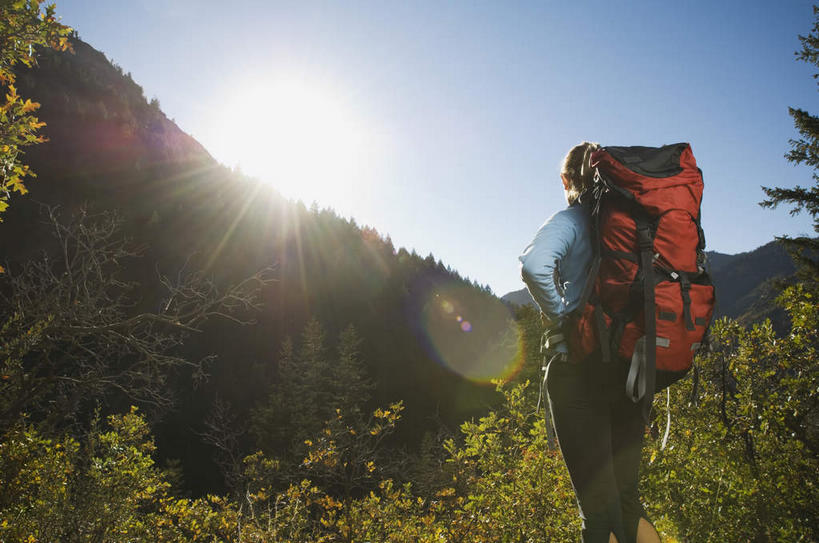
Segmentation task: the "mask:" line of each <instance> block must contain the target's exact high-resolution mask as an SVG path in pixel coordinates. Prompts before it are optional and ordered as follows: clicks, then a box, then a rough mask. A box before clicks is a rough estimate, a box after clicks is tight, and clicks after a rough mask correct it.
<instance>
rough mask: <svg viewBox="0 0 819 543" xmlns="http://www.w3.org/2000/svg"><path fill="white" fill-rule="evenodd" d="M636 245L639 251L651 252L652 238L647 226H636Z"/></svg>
mask: <svg viewBox="0 0 819 543" xmlns="http://www.w3.org/2000/svg"><path fill="white" fill-rule="evenodd" d="M637 245H639V247H640V250H648V251H650V250H652V249H653V247H654V236H652V235H651V228H650V227H649V226H648V225H647V224H640V225H638V226H637Z"/></svg>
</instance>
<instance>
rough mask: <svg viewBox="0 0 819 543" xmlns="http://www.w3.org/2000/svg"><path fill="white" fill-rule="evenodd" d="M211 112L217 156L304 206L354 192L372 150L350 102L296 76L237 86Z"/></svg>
mask: <svg viewBox="0 0 819 543" xmlns="http://www.w3.org/2000/svg"><path fill="white" fill-rule="evenodd" d="M216 113H217V115H216V118H217V119H218V121H217V126H216V127H214V132H215V134H214V135H215V138H214V140H215V141H216V144H215V145H214V148H213V149H212V152H213V154H214V155H215V156H216V158H217V159H218V160H220V161H221V162H223V163H225V164H227V165H230V166H239V167H240V168H241V170H242V171H243V172H245V173H247V174H249V175H251V176H253V177H257V178H259V179H261V180H263V181H266V182H269V183H271V184H272V185H273V186H274V187H276V188H277V189H278V190H279V191H280V192H282V193H283V194H284V195H286V196H289V197H294V198H300V199H303V200H305V201H306V202H308V203H309V202H311V201H312V200H316V201H319V202H321V203H329V204H332V203H333V201H334V199H335V198H334V196H340V195H344V194H345V193H349V192H350V190H351V189H355V188H356V187H355V185H354V184H355V182H356V179H358V178H360V177H361V174H362V173H363V172H362V171H363V168H364V165H365V163H366V159H367V154H368V153H370V152H371V149H372V146H371V145H367V142H366V141H365V139H366V138H365V135H366V130H365V127H364V126H363V123H362V120H361V118H360V117H359V116H358V115H356V111H355V109H354V107H353V106H352V105H351V104H350V103H348V102H345V100H343V99H342V98H341V97H340V96H338V95H336V94H334V93H332V92H331V91H330V89H325V88H321V87H320V86H318V85H315V84H312V85H311V84H310V83H308V82H306V81H303V80H299V79H278V80H269V81H259V82H256V83H255V84H249V85H244V86H241V87H237V92H236V93H235V95H234V96H233V97H232V98H231V99H230V100H228V101H227V103H226V104H225V107H224V108H222V110H221V111H219V112H216Z"/></svg>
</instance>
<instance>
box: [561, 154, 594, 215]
mask: <svg viewBox="0 0 819 543" xmlns="http://www.w3.org/2000/svg"><path fill="white" fill-rule="evenodd" d="M598 149H600V144H598V143H591V142H588V141H584V142H583V143H581V144H579V145H575V146H574V147H572V149H571V150H570V151H569V152H568V154H567V155H566V158H564V159H563V165H562V167H561V168H560V174H561V175H563V176H565V177H566V179H567V181H568V187H567V188H566V199H567V200H568V201H569V203H570V204H572V203H574V201H575V200H577V198H578V197H579V196H580V195H581V194H583V192H585V191H586V190H587V189H589V188H591V186H592V185H593V184H594V168H592V167H591V155H592V153H593V152H594V151H596V150H598Z"/></svg>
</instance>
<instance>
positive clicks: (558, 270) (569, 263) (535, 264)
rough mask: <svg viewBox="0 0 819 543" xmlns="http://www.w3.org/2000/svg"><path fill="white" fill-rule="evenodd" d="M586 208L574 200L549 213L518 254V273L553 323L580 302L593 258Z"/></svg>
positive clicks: (559, 320)
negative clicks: (521, 252)
mask: <svg viewBox="0 0 819 543" xmlns="http://www.w3.org/2000/svg"><path fill="white" fill-rule="evenodd" d="M590 222H591V219H590V217H589V212H588V211H587V210H586V209H584V208H583V207H582V206H581V205H579V204H577V203H576V204H574V205H571V206H569V207H567V208H566V209H563V210H561V211H558V212H557V213H555V214H554V215H552V216H551V217H550V218H549V219H548V220H547V221H546V222H545V223H544V224H543V226H541V227H540V230H538V231H537V234H535V239H533V240H532V242H531V243H530V244H529V245H528V246H527V247H526V249H525V250H524V251H523V254H522V255H520V257H519V260H520V273H521V277H522V278H523V282H524V283H526V287H527V288H528V289H529V292H530V293H531V294H532V298H534V299H535V302H537V305H538V306H539V307H540V310H541V311H543V313H545V314H546V316H547V317H548V318H549V319H550V320H551V321H552V322H555V323H558V324H559V323H562V321H563V320H564V319H565V318H566V316H568V314H569V313H571V312H572V311H573V310H574V309H575V308H576V307H577V305H578V304H579V302H580V297H581V296H582V293H583V287H584V286H585V283H586V277H587V275H588V273H589V267H590V266H591V262H592V256H593V253H592V240H591V224H590Z"/></svg>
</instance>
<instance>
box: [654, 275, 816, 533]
mask: <svg viewBox="0 0 819 543" xmlns="http://www.w3.org/2000/svg"><path fill="white" fill-rule="evenodd" d="M781 301H782V303H783V304H784V306H785V308H786V309H787V310H788V313H789V314H790V316H791V319H792V320H793V328H792V330H791V332H790V334H788V335H787V336H785V337H781V338H780V337H777V336H776V335H775V334H774V332H773V330H772V328H771V326H770V323H768V322H766V323H763V324H758V325H754V326H753V327H752V328H750V329H747V328H744V327H742V326H739V325H738V324H736V323H735V322H731V321H727V320H723V321H720V322H718V323H716V325H715V326H714V328H713V339H712V341H713V345H714V348H713V350H712V352H710V353H709V354H707V355H706V356H704V357H702V358H701V359H700V360H699V364H700V368H701V372H702V377H701V379H700V385H699V403H698V405H691V404H689V401H688V400H689V396H688V395H689V394H690V393H691V389H690V387H682V386H680V387H675V388H672V396H673V397H672V401H671V409H672V421H673V425H674V431H673V435H672V438H671V444H670V445H669V446H668V448H666V449H665V450H660V448H659V444H658V443H657V444H655V445H654V446H652V447H649V448H647V449H646V451H645V452H646V461H647V464H648V465H647V470H646V471H647V473H648V481H647V482H648V484H647V490H648V492H647V498H648V503H649V504H650V505H651V509H652V510H653V512H654V513H655V517H657V518H658V519H661V520H662V519H665V520H668V521H670V524H671V525H673V526H675V527H676V528H675V529H676V530H677V531H678V532H679V534H680V535H681V536H684V538H685V539H686V540H689V541H813V540H815V539H816V538H817V536H819V534H818V533H817V532H816V523H815V520H816V518H819V505H818V504H819V482H818V481H817V473H819V460H817V458H818V457H817V453H819V395H817V390H816V383H817V382H819V366H818V365H817V363H816V361H817V355H818V354H819V353H817V349H819V305H818V304H817V303H816V298H815V293H810V292H809V291H807V290H806V289H804V288H801V287H794V288H791V289H789V290H787V291H786V292H785V293H784V294H783V295H782V297H781ZM659 411H660V412H659V413H658V417H659V418H660V419H664V417H665V412H664V409H659ZM659 422H660V423H661V424H662V423H664V422H663V421H659Z"/></svg>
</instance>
